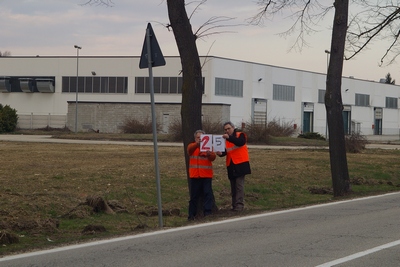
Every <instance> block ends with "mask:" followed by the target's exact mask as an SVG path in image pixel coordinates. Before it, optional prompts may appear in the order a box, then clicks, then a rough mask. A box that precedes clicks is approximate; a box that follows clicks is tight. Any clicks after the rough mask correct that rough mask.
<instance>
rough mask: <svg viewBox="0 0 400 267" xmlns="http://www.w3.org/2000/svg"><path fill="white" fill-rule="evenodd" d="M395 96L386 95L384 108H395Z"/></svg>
mask: <svg viewBox="0 0 400 267" xmlns="http://www.w3.org/2000/svg"><path fill="white" fill-rule="evenodd" d="M397 103H398V101H397V98H396V97H386V108H396V109H397Z"/></svg>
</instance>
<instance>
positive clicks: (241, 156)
mask: <svg viewBox="0 0 400 267" xmlns="http://www.w3.org/2000/svg"><path fill="white" fill-rule="evenodd" d="M240 134H241V133H240V132H236V137H237V138H239V136H240ZM243 134H244V136H245V138H246V141H247V136H246V134H245V133H243ZM225 147H226V166H229V164H230V163H231V160H232V162H233V163H234V164H239V163H243V162H247V161H249V152H248V151H247V145H243V146H236V145H235V144H234V143H231V142H229V141H228V140H226V141H225Z"/></svg>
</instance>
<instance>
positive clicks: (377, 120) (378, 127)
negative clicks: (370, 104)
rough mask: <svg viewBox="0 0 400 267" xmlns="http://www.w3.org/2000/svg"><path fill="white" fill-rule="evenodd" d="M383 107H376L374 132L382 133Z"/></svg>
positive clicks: (376, 133)
mask: <svg viewBox="0 0 400 267" xmlns="http://www.w3.org/2000/svg"><path fill="white" fill-rule="evenodd" d="M382 118H383V111H382V108H374V134H375V135H382Z"/></svg>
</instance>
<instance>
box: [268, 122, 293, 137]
mask: <svg viewBox="0 0 400 267" xmlns="http://www.w3.org/2000/svg"><path fill="white" fill-rule="evenodd" d="M267 128H268V132H269V135H271V136H274V137H287V136H292V135H293V134H295V133H296V129H295V128H294V126H293V122H282V123H281V122H279V121H277V120H275V119H274V120H272V121H270V122H268V124H267Z"/></svg>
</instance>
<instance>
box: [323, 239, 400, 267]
mask: <svg viewBox="0 0 400 267" xmlns="http://www.w3.org/2000/svg"><path fill="white" fill-rule="evenodd" d="M398 245H400V240H397V241H393V242H390V243H387V244H384V245H381V246H378V247H374V248H371V249H367V250H364V251H361V252H358V253H355V254H353V255H349V256H347V257H344V258H341V259H337V260H333V261H330V262H327V263H324V264H321V265H318V266H316V267H330V266H335V265H337V264H340V263H345V262H348V261H352V260H354V259H357V258H361V257H364V256H366V255H368V254H372V253H375V252H377V251H380V250H383V249H387V248H391V247H395V246H398Z"/></svg>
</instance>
